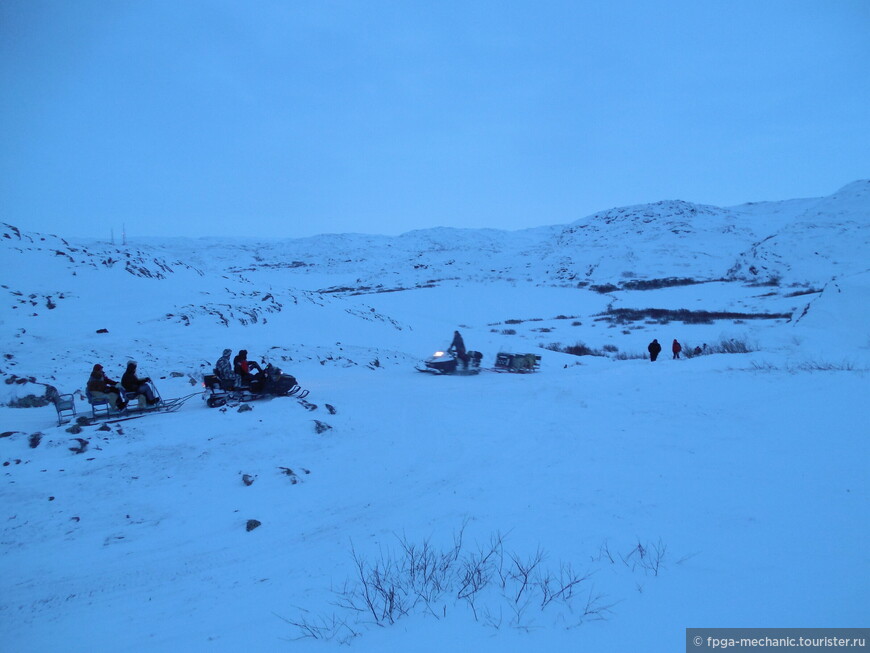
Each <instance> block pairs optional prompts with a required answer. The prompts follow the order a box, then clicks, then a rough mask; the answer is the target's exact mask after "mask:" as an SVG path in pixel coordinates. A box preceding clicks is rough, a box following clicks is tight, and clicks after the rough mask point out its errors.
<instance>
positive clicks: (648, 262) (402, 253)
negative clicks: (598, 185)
mask: <svg viewBox="0 0 870 653" xmlns="http://www.w3.org/2000/svg"><path fill="white" fill-rule="evenodd" d="M0 235H2V236H3V238H2V239H0V240H2V242H3V243H4V246H5V248H9V247H12V248H16V247H17V248H19V249H20V248H22V247H26V248H28V249H31V250H41V251H42V252H43V253H44V254H45V255H46V256H47V257H57V258H56V261H55V262H54V263H53V264H52V265H56V263H57V262H58V261H59V262H64V263H66V264H67V267H71V268H72V267H75V266H77V265H82V264H85V265H90V266H98V267H99V266H103V267H113V266H123V267H124V268H125V269H126V270H127V271H128V272H130V273H131V274H134V275H137V276H145V277H149V276H150V277H154V278H158V279H159V278H163V277H166V276H167V275H171V274H173V272H174V271H176V270H180V269H186V270H194V271H196V272H198V273H200V274H202V273H203V271H209V272H211V273H216V272H219V273H223V274H235V275H238V274H255V273H256V272H258V271H266V270H269V271H274V270H286V271H287V272H288V273H291V274H293V276H294V279H295V281H294V283H295V284H296V285H298V286H300V287H305V288H307V289H309V290H332V291H336V289H338V290H342V291H352V290H353V289H357V290H359V291H360V292H377V291H384V290H391V289H397V288H404V287H419V286H425V285H431V284H439V283H442V282H443V281H444V280H467V281H493V280H509V281H515V282H525V283H532V284H537V285H557V286H579V287H585V286H607V285H619V284H624V283H626V282H631V281H632V280H634V281H637V280H647V281H648V280H656V279H675V278H677V279H692V280H696V281H709V280H714V279H725V280H731V281H741V282H748V283H772V282H782V283H786V284H795V285H800V284H805V285H813V284H821V283H825V282H827V281H828V280H830V279H832V278H834V277H836V276H838V275H841V274H848V273H856V272H860V271H863V270H866V269H867V268H868V267H870V263H868V261H870V180H861V181H856V182H853V183H851V184H848V185H846V186H844V187H843V188H841V189H840V190H838V191H837V192H836V193H833V194H832V195H830V196H828V197H823V198H815V199H798V200H785V201H780V202H761V203H752V204H744V205H739V206H735V207H729V208H721V207H716V206H708V205H700V204H693V203H690V202H685V201H681V200H669V201H661V202H655V203H652V204H642V205H637V206H627V207H618V208H614V209H609V210H607V211H601V212H599V213H595V214H593V215H590V216H587V217H585V218H582V219H579V220H577V221H575V222H573V223H570V224H568V225H554V226H547V227H538V228H532V229H525V230H520V231H501V230H497V229H456V228H444V227H437V228H431V229H422V230H415V231H410V232H407V233H405V234H402V235H400V236H395V237H389V236H377V235H365V234H325V235H321V236H314V237H308V238H303V239H280V240H278V239H276V240H272V241H262V242H257V241H241V242H236V241H231V240H224V239H211V238H203V239H194V240H192V239H172V238H167V239H143V240H141V241H137V243H136V244H135V245H134V246H113V245H110V244H107V243H97V242H93V241H91V242H87V243H84V242H83V243H77V242H75V241H74V240H73V239H69V240H67V239H64V238H59V237H57V236H47V235H38V234H37V235H34V234H27V233H22V232H21V231H19V230H18V229H17V228H16V227H13V226H11V225H5V226H4V228H3V230H2V234H0Z"/></svg>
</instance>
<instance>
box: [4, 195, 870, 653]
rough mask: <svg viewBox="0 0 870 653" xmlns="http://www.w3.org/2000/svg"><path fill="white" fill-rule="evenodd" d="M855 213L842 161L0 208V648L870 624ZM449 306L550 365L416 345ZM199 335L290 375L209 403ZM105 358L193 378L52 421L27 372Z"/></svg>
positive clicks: (471, 326) (868, 342) (864, 198)
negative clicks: (262, 225)
mask: <svg viewBox="0 0 870 653" xmlns="http://www.w3.org/2000/svg"><path fill="white" fill-rule="evenodd" d="M868 229H870V182H867V181H861V182H855V183H854V184H850V185H849V186H846V187H845V188H843V189H842V190H841V191H839V192H837V193H835V194H834V195H832V196H830V197H828V198H822V199H816V200H790V201H785V202H772V203H762V204H752V205H745V206H739V207H731V208H717V207H707V206H697V205H692V204H689V203H686V202H679V201H668V202H660V203H657V204H652V205H645V206H639V207H626V208H621V209H613V210H610V211H605V212H602V213H599V214H596V215H593V216H589V217H588V218H584V219H582V220H579V221H577V222H575V223H573V224H571V225H564V226H553V227H545V228H538V229H530V230H525V231H519V232H505V231H494V230H471V229H467V230H456V229H430V230H423V231H416V232H410V233H408V234H404V235H402V236H399V237H397V238H389V237H383V236H367V235H360V234H343V235H327V236H321V237H316V238H308V239H302V240H282V241H271V242H255V241H227V240H214V239H202V240H196V241H192V240H176V239H165V240H152V241H148V242H141V243H140V242H137V243H136V244H135V245H129V246H127V245H125V246H120V245H110V244H106V243H98V242H93V241H83V240H81V239H75V238H71V237H66V236H65V237H59V236H52V235H46V234H34V233H28V232H26V231H24V230H21V229H20V228H18V227H13V226H11V225H3V226H2V227H0V277H2V283H0V333H2V336H3V337H2V340H0V341H2V342H3V349H2V351H0V356H2V359H0V372H2V378H3V379H4V381H5V383H3V384H0V404H3V406H0V463H2V465H3V467H2V470H0V496H2V505H3V510H4V513H3V514H0V561H2V562H0V572H2V573H0V578H2V581H0V583H2V585H0V629H2V632H3V634H4V645H3V647H4V650H7V649H8V650H13V651H56V650H65V651H119V650H128V651H152V650H160V651H190V650H215V651H225V650H226V651H229V650H239V649H243V650H252V651H273V650H282V649H285V648H286V649H293V650H296V649H303V650H332V649H334V648H336V647H338V646H340V645H341V644H350V645H351V646H352V647H353V648H354V649H356V650H360V651H384V650H420V651H429V650H431V651H436V650H438V651H442V650H445V649H446V650H456V651H465V650H468V651H470V650H476V651H520V650H522V651H527V650H593V651H626V650H653V651H673V650H681V649H682V646H683V641H684V633H685V631H684V629H685V628H686V627H689V626H699V625H719V626H738V625H739V626H759V627H760V626H774V625H777V626H795V627H797V626H828V627H830V626H856V625H857V626H861V625H862V623H861V621H860V620H861V619H863V618H865V617H866V607H867V605H868V604H870V591H868V587H870V582H868V580H870V579H868V575H867V570H868V569H870V564H868V563H870V559H868V554H867V552H866V547H865V546H864V542H865V541H866V539H867V536H868V534H870V533H868V524H870V519H868V518H870V510H868V506H870V501H868V499H870V496H868V494H870V488H868V481H867V474H866V460H867V459H868V445H867V437H866V435H867V428H866V419H865V416H864V411H863V402H864V400H865V398H866V393H867V378H868V377H867V374H868V369H870V329H868V324H870V301H868V299H870V263H868V261H870V256H868V254H870V231H868ZM454 329H459V330H461V331H462V333H463V335H464V336H465V340H466V343H467V344H468V345H469V347H471V348H473V349H477V350H480V351H481V352H483V354H484V367H487V368H488V367H491V366H492V364H493V360H494V357H495V354H496V353H497V352H499V351H513V352H525V351H530V352H534V353H537V354H539V355H541V358H542V360H541V369H540V371H538V372H536V373H534V374H526V375H511V374H498V373H495V372H493V371H490V370H484V372H482V373H481V374H480V375H478V376H474V377H431V376H428V375H422V374H419V373H417V372H416V371H414V369H413V366H414V363H415V362H416V361H418V360H419V359H421V358H424V357H425V356H427V355H429V354H430V353H431V352H432V351H433V350H435V349H438V348H443V347H444V346H446V344H447V342H449V338H450V337H451V334H452V333H453V330H454ZM653 338H657V339H658V340H659V341H660V342H661V343H662V344H663V346H664V349H665V352H664V353H663V355H662V357H661V358H660V359H659V361H656V362H655V363H654V364H652V363H650V361H649V360H647V359H646V358H645V354H646V346H647V343H649V341H650V340H652V339H653ZM673 339H677V340H679V341H680V342H681V343H682V344H683V346H684V356H683V357H682V358H681V359H680V360H673V359H672V356H671V354H670V343H671V341H672V340H673ZM225 347H230V348H232V349H233V350H234V351H237V350H239V349H248V350H249V351H250V352H252V354H253V355H254V356H256V357H258V358H259V357H262V358H264V359H265V360H268V361H270V362H273V363H275V364H278V365H280V366H281V367H282V368H284V369H285V370H287V371H289V372H291V373H292V374H294V375H295V376H296V377H297V378H298V379H299V381H300V383H301V384H302V385H303V386H305V387H306V388H308V389H309V390H310V391H311V394H310V395H309V397H308V399H307V402H299V401H297V400H295V399H292V398H276V399H273V400H271V401H259V402H252V403H251V404H250V408H252V410H241V411H240V410H239V409H240V408H242V407H241V406H231V407H228V408H223V409H220V408H215V409H210V408H208V407H206V405H205V403H204V402H203V401H202V400H201V398H200V397H199V396H197V393H199V392H200V391H201V390H202V388H201V385H200V383H201V380H202V375H203V374H204V373H208V372H210V371H211V368H212V367H213V365H214V363H215V360H216V359H217V357H218V356H219V355H220V352H221V351H222V349H223V348H225ZM695 347H698V348H699V349H701V351H702V355H697V356H692V357H689V358H687V357H686V356H685V353H692V352H693V351H694V350H695ZM568 351H574V352H575V353H584V354H587V355H582V356H577V355H572V354H570V353H567V352H568ZM130 358H134V359H136V360H137V361H139V366H140V371H142V372H143V373H145V374H147V375H149V376H152V377H153V378H155V380H156V381H157V384H158V387H159V389H160V391H161V392H162V394H163V396H164V397H189V399H188V401H187V402H186V403H185V404H184V406H183V407H182V408H181V409H179V410H178V411H177V412H175V413H168V414H159V415H151V416H148V417H143V418H141V419H136V420H131V421H127V422H118V423H112V424H104V423H102V424H101V423H100V422H97V423H94V424H91V425H87V424H86V425H83V426H81V427H80V430H77V429H74V428H73V430H72V431H70V430H69V429H71V428H72V426H71V425H70V424H65V425H62V426H56V415H55V411H54V408H53V407H52V406H51V405H44V404H45V399H44V398H45V396H46V392H47V388H48V386H51V387H54V388H56V389H57V390H58V391H60V392H63V393H75V395H76V404H77V408H78V411H79V414H82V415H84V414H89V412H90V411H89V407H88V406H87V403H86V402H85V401H84V398H83V395H82V391H83V388H84V384H85V381H86V379H87V376H88V374H89V372H90V370H91V368H92V366H93V365H94V364H95V363H98V362H99V363H102V364H103V365H104V366H105V368H106V370H107V372H108V373H109V375H110V376H112V377H114V378H118V377H119V376H120V374H121V372H122V371H123V367H124V363H125V362H126V361H127V360H128V359H130ZM48 393H49V395H50V391H48ZM34 404H36V407H30V408H20V407H15V406H24V405H34ZM39 404H43V405H41V406H40V405H39ZM375 570H377V572H378V573H377V574H375V573H374V572H375ZM796 570H800V573H796ZM436 572H437V573H436ZM388 597H391V598H390V600H386V599H388ZM385 600H386V602H384V601H385Z"/></svg>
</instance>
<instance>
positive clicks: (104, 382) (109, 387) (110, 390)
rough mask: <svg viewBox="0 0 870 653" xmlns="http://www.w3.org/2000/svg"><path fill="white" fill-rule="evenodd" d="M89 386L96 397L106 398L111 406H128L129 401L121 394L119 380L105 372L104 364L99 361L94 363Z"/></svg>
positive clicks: (89, 389) (119, 408)
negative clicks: (113, 378)
mask: <svg viewBox="0 0 870 653" xmlns="http://www.w3.org/2000/svg"><path fill="white" fill-rule="evenodd" d="M87 388H88V392H89V393H90V395H91V397H93V398H94V399H106V400H107V401H108V402H109V406H114V407H115V408H117V409H118V410H124V409H125V408H126V407H127V402H126V401H124V399H123V397H122V396H121V388H119V387H118V382H117V381H112V379H110V378H109V377H107V376H106V373H105V372H103V366H102V365H100V364H99V363H97V364H96V365H94V369H93V370H92V371H91V376H90V377H89V378H88V385H87Z"/></svg>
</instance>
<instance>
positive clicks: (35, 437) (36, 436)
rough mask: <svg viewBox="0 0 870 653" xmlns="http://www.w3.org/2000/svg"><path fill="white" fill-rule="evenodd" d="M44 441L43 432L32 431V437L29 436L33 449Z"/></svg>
mask: <svg viewBox="0 0 870 653" xmlns="http://www.w3.org/2000/svg"><path fill="white" fill-rule="evenodd" d="M41 441H42V433H39V432H37V433H31V434H30V437H29V438H27V444H28V445H30V448H31V449H36V447H38V446H39V443H40V442H41Z"/></svg>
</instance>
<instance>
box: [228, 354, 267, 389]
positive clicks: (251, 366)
mask: <svg viewBox="0 0 870 653" xmlns="http://www.w3.org/2000/svg"><path fill="white" fill-rule="evenodd" d="M251 370H257V373H256V374H254V373H253V372H251ZM233 372H235V373H236V374H237V375H238V376H239V378H240V379H241V380H242V385H250V386H251V390H253V391H254V392H259V391H260V390H261V389H262V387H263V383H262V380H263V379H262V376H263V368H262V367H260V364H259V363H258V362H257V361H249V360H248V350H247V349H240V350H239V353H238V355H237V356H236V357H235V358H234V359H233Z"/></svg>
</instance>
